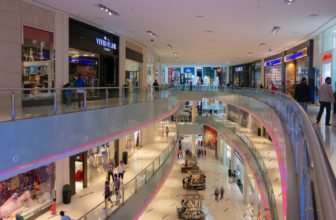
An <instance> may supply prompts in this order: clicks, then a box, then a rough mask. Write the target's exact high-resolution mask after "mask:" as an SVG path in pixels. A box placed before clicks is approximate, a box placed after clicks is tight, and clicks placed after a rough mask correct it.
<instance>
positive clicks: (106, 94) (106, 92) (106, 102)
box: [105, 89, 109, 107]
mask: <svg viewBox="0 0 336 220" xmlns="http://www.w3.org/2000/svg"><path fill="white" fill-rule="evenodd" d="M108 101H109V95H108V89H105V105H106V107H108Z"/></svg>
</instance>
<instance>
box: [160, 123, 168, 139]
mask: <svg viewBox="0 0 336 220" xmlns="http://www.w3.org/2000/svg"><path fill="white" fill-rule="evenodd" d="M160 132H161V137H163V136H164V135H165V134H166V137H168V135H169V127H168V126H167V125H166V127H164V126H163V125H162V126H161V131H160Z"/></svg>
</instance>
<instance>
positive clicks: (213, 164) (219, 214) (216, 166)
mask: <svg viewBox="0 0 336 220" xmlns="http://www.w3.org/2000/svg"><path fill="white" fill-rule="evenodd" d="M190 141H191V140H190V138H189V139H187V138H185V139H184V140H183V142H184V143H183V144H184V145H186V147H188V148H190V145H191V144H190V143H191V142H190ZM188 144H189V146H188ZM184 147H185V146H184ZM182 163H184V160H183V159H180V160H177V162H176V163H175V165H174V167H173V170H172V172H171V173H170V174H169V177H168V179H167V181H166V182H165V183H164V184H163V186H162V188H161V189H160V190H159V192H158V193H157V195H156V196H155V198H154V199H153V200H152V202H151V203H150V204H149V205H148V207H147V208H146V209H145V210H144V212H143V213H142V215H141V216H140V217H139V219H140V220H149V219H164V220H176V219H178V216H177V207H179V206H180V204H181V197H182V195H183V194H185V193H187V191H186V190H185V189H183V186H182V179H183V178H184V177H186V176H188V174H185V173H181V164H182ZM198 165H199V166H200V169H201V170H203V172H204V173H205V175H206V177H207V183H206V189H205V190H203V191H199V192H200V194H202V195H204V201H203V202H202V204H203V206H202V207H203V210H204V212H205V214H206V219H208V220H215V219H256V216H255V215H253V214H252V212H251V210H250V208H249V206H248V205H247V204H246V203H245V202H244V201H243V195H242V193H241V191H240V190H239V188H238V186H237V184H236V183H232V182H230V181H229V179H228V177H227V168H225V167H224V165H223V164H222V163H221V162H220V161H219V160H217V159H216V158H215V156H214V151H211V150H208V151H207V156H206V158H205V159H199V160H198ZM221 186H224V189H225V193H224V198H223V200H219V201H218V202H217V201H215V197H214V189H215V188H216V187H218V188H220V187H221Z"/></svg>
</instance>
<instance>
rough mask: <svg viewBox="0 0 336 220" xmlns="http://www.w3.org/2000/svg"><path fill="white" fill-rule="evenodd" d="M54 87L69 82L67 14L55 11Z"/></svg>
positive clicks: (60, 86) (59, 86)
mask: <svg viewBox="0 0 336 220" xmlns="http://www.w3.org/2000/svg"><path fill="white" fill-rule="evenodd" d="M54 43H55V58H56V59H55V87H56V88H62V87H63V85H64V84H66V83H68V82H69V60H68V59H69V16H68V15H66V14H64V13H61V12H55V33H54Z"/></svg>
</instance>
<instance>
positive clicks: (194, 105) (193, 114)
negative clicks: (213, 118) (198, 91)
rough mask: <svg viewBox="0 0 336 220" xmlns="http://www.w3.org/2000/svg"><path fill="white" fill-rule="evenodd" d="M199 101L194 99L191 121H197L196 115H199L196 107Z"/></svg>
mask: <svg viewBox="0 0 336 220" xmlns="http://www.w3.org/2000/svg"><path fill="white" fill-rule="evenodd" d="M196 103H197V101H192V105H191V107H192V109H191V122H192V123H195V122H196V117H197V107H196Z"/></svg>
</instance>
